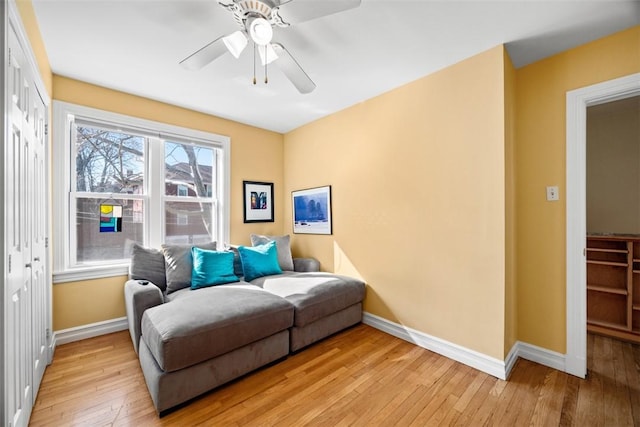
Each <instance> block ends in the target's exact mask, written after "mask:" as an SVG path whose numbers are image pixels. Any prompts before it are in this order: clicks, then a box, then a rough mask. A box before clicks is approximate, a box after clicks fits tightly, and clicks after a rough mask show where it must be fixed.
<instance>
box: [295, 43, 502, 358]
mask: <svg viewBox="0 0 640 427" xmlns="http://www.w3.org/2000/svg"><path fill="white" fill-rule="evenodd" d="M504 60H505V55H504V49H503V47H502V46H499V47H496V48H494V49H491V50H489V51H487V52H484V53H481V54H479V55H476V56H474V57H472V58H469V59H467V60H465V61H462V62H460V63H458V64H456V65H453V66H451V67H448V68H446V69H444V70H442V71H440V72H437V73H435V74H432V75H429V76H427V77H424V78H422V79H419V80H417V81H415V82H413V83H410V84H408V85H405V86H402V87H400V88H397V89H395V90H392V91H390V92H388V93H386V94H383V95H381V96H379V97H376V98H373V99H370V100H368V101H365V102H362V103H360V104H358V105H355V106H353V107H351V108H348V109H346V110H344V111H341V112H339V113H336V114H333V115H331V116H328V117H326V118H323V119H320V120H318V121H316V122H314V123H311V124H309V125H306V126H303V127H301V128H299V129H297V130H295V131H292V132H290V133H288V134H286V135H285V152H284V155H285V161H284V168H285V169H284V170H285V184H286V190H287V193H289V192H290V191H292V190H297V189H304V188H309V187H315V186H321V185H331V186H332V198H333V227H334V229H333V235H332V236H313V235H295V238H294V240H293V242H294V243H293V245H294V248H295V249H296V251H297V252H299V253H303V254H306V255H311V256H314V257H316V258H318V259H319V260H320V262H321V264H322V267H323V269H325V270H328V271H335V272H337V273H348V274H358V275H360V276H361V277H362V278H364V280H365V281H366V282H367V284H368V288H367V296H366V301H365V310H366V311H367V312H369V313H372V314H374V315H378V316H381V317H383V318H386V319H388V320H391V321H393V322H397V323H400V324H403V325H406V326H408V327H411V328H414V329H417V330H419V331H421V332H424V333H427V334H431V335H434V336H436V337H439V338H442V339H445V340H447V341H450V342H453V343H456V344H459V345H462V346H464V347H467V348H470V349H473V350H476V351H478V352H481V353H483V354H486V355H490V356H493V357H495V358H497V359H500V360H502V359H503V358H504V354H505V351H504V345H505V334H504V329H505V268H506V266H505V263H506V262H507V259H506V255H505V239H506V237H505V234H506V226H505V224H506V223H505V133H506V131H507V129H506V127H505V115H504V109H505V84H504V78H503V76H504V72H505V70H504V68H505V64H504ZM509 91H510V92H511V91H512V87H510V88H509ZM286 204H287V210H286V213H285V214H286V220H285V223H286V224H285V226H286V228H287V231H289V230H290V226H291V201H290V200H289V199H287V200H286Z"/></svg>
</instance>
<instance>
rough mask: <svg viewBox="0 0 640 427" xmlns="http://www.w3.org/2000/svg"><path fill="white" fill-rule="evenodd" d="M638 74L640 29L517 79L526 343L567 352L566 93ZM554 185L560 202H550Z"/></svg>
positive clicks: (521, 328)
mask: <svg viewBox="0 0 640 427" xmlns="http://www.w3.org/2000/svg"><path fill="white" fill-rule="evenodd" d="M637 72H640V26H637V27H634V28H631V29H629V30H626V31H622V32H620V33H617V34H613V35H611V36H609V37H605V38H602V39H599V40H596V41H594V42H592V43H589V44H586V45H583V46H580V47H577V48H575V49H571V50H569V51H566V52H563V53H561V54H558V55H555V56H553V57H550V58H547V59H545V60H542V61H539V62H536V63H534V64H531V65H529V66H526V67H523V68H521V69H518V70H517V71H516V86H517V93H516V138H517V139H516V140H517V150H516V190H517V191H516V194H517V205H516V212H517V213H516V216H517V218H516V234H517V236H518V238H517V243H516V245H517V246H516V247H517V254H516V257H517V260H518V268H517V283H518V295H517V300H518V310H517V312H518V314H517V316H518V317H517V318H518V322H517V324H518V339H519V340H520V341H524V342H527V343H530V344H534V345H537V346H540V347H543V348H546V349H550V350H553V351H557V352H560V353H564V352H565V351H566V324H565V317H566V298H565V293H566V254H565V250H566V222H565V215H566V214H565V212H566V202H565V191H564V189H565V188H566V187H565V174H566V155H565V150H566V145H565V138H566V126H565V123H566V98H565V97H566V92H567V91H570V90H573V89H578V88H581V87H585V86H590V85H593V84H596V83H600V82H603V81H607V80H611V79H615V78H618V77H622V76H625V75H629V74H633V73H637ZM548 185H558V186H559V187H560V201H558V202H547V201H546V199H545V187H546V186H548Z"/></svg>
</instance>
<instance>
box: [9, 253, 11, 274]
mask: <svg viewBox="0 0 640 427" xmlns="http://www.w3.org/2000/svg"><path fill="white" fill-rule="evenodd" d="M9 274H11V255H9Z"/></svg>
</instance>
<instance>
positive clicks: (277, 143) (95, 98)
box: [53, 75, 284, 330]
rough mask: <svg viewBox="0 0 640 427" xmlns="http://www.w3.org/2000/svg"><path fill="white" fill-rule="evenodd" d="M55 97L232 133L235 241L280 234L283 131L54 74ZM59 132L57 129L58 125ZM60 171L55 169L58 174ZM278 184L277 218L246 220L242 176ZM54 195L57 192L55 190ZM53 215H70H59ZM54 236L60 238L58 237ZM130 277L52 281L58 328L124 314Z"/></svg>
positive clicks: (233, 230)
mask: <svg viewBox="0 0 640 427" xmlns="http://www.w3.org/2000/svg"><path fill="white" fill-rule="evenodd" d="M53 98H54V99H55V100H59V101H65V102H71V103H74V104H79V105H84V106H88V107H92V108H98V109H102V110H107V111H112V112H116V113H120V114H127V115H129V116H133V117H140V118H143V119H147V120H154V121H158V122H162V123H169V124H172V125H176V126H183V127H187V128H191V129H197V130H201V131H205V132H212V133H218V134H222V135H226V136H229V137H230V138H231V223H230V227H231V241H232V242H233V243H237V244H249V243H250V242H249V235H250V234H251V233H266V234H280V233H281V232H282V227H283V223H284V214H283V204H282V203H279V200H282V199H283V194H284V179H283V172H282V171H283V164H282V162H283V158H284V155H283V136H282V135H281V134H279V133H275V132H270V131H266V130H263V129H258V128H255V127H252V126H247V125H243V124H240V123H236V122H232V121H229V120H225V119H221V118H218V117H214V116H211V115H207V114H203V113H198V112H195V111H191V110H186V109H184V108H179V107H175V106H172V105H168V104H164V103H161V102H157V101H153V100H150V99H146V98H141V97H138V96H134V95H130V94H126V93H122V92H118V91H115V90H110V89H106V88H103V87H99V86H95V85H91V84H88V83H84V82H79V81H77V80H72V79H69V78H66V77H62V76H57V75H54V77H53ZM53 132H54V133H55V132H56V129H54V130H53ZM55 172H56V171H55V170H54V171H53V173H55ZM243 180H253V181H266V182H273V183H274V192H275V194H274V198H275V200H276V203H275V221H274V222H273V223H256V224H244V222H243V212H242V210H243V202H242V181H243ZM53 193H54V194H53V197H56V190H55V189H54V192H53ZM54 220H65V219H64V218H60V219H58V218H54ZM54 238H56V237H55V236H54ZM125 280H126V277H116V278H107V279H100V280H89V281H82V282H73V283H60V284H55V285H54V286H53V307H54V309H53V328H54V330H61V329H67V328H71V327H75V326H81V325H86V324H91V323H96V322H101V321H105V320H111V319H115V318H118V317H122V316H124V315H125V309H124V297H123V284H124V282H125Z"/></svg>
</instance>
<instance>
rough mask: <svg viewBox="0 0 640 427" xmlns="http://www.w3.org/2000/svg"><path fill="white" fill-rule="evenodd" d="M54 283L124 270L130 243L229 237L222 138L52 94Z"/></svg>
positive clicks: (226, 170) (154, 244) (224, 139)
mask: <svg viewBox="0 0 640 427" xmlns="http://www.w3.org/2000/svg"><path fill="white" fill-rule="evenodd" d="M54 115H55V118H54V124H55V126H56V128H55V129H56V130H57V129H60V131H57V132H54V138H55V140H54V147H55V150H54V162H55V168H56V170H58V171H62V172H61V173H57V174H55V176H54V185H55V187H54V188H55V189H56V191H54V210H55V215H56V218H55V219H56V220H55V221H54V226H55V231H56V236H61V237H60V238H58V239H55V240H54V244H55V245H56V246H55V250H54V282H65V281H72V280H82V279H90V278H97V277H108V276H114V275H122V274H127V271H128V263H129V258H130V254H131V247H132V245H133V244H134V243H139V244H142V245H145V246H151V247H159V246H160V244H161V243H164V242H166V243H203V242H210V241H218V242H220V243H222V242H224V241H227V240H228V239H227V236H228V227H229V226H228V224H229V218H228V217H229V213H228V212H229V208H228V203H227V201H226V200H225V197H228V194H229V139H228V138H227V137H223V136H220V135H215V134H210V133H204V132H200V131H194V130H191V129H185V128H179V127H175V126H170V125H166V124H162V123H156V122H151V121H146V120H141V119H135V118H131V117H128V116H123V115H119V114H114V113H108V112H104V111H100V110H95V109H90V108H86V107H81V106H76V105H72V104H67V103H63V102H57V101H56V102H54Z"/></svg>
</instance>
